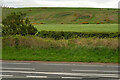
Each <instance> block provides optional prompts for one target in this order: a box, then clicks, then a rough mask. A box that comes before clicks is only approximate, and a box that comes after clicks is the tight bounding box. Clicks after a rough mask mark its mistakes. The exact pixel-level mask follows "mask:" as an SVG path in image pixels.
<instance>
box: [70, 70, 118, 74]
mask: <svg viewBox="0 0 120 80" xmlns="http://www.w3.org/2000/svg"><path fill="white" fill-rule="evenodd" d="M72 71H75V72H109V73H118V72H119V71H105V70H72Z"/></svg>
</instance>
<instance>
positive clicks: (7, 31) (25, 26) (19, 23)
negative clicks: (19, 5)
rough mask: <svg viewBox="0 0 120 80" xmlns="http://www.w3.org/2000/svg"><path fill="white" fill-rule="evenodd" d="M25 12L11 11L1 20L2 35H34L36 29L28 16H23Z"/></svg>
mask: <svg viewBox="0 0 120 80" xmlns="http://www.w3.org/2000/svg"><path fill="white" fill-rule="evenodd" d="M25 16H26V14H25V13H21V12H19V13H11V14H10V15H9V16H7V17H6V19H4V20H3V22H2V24H3V26H2V27H3V28H2V29H3V30H2V34H3V36H4V35H16V34H20V35H28V34H29V35H35V34H36V32H37V29H36V28H35V27H34V26H33V25H32V24H30V21H29V19H28V18H25Z"/></svg>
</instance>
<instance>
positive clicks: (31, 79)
mask: <svg viewBox="0 0 120 80" xmlns="http://www.w3.org/2000/svg"><path fill="white" fill-rule="evenodd" d="M1 72H2V74H0V77H1V78H2V80H120V79H119V78H118V77H119V76H118V65H117V64H87V63H57V62H56V63H55V62H12V61H5V62H2V71H1Z"/></svg>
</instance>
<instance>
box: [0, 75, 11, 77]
mask: <svg viewBox="0 0 120 80" xmlns="http://www.w3.org/2000/svg"><path fill="white" fill-rule="evenodd" d="M0 77H13V75H0Z"/></svg>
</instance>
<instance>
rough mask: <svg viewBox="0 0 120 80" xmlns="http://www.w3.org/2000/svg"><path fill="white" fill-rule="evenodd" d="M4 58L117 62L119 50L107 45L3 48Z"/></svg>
mask: <svg viewBox="0 0 120 80" xmlns="http://www.w3.org/2000/svg"><path fill="white" fill-rule="evenodd" d="M3 60H34V61H67V62H71V61H72V62H102V63H117V62H118V51H117V50H115V49H110V48H106V47H85V46H84V47H82V46H79V47H70V48H47V49H45V48H27V47H17V48H16V47H10V46H6V47H4V48H3Z"/></svg>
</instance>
